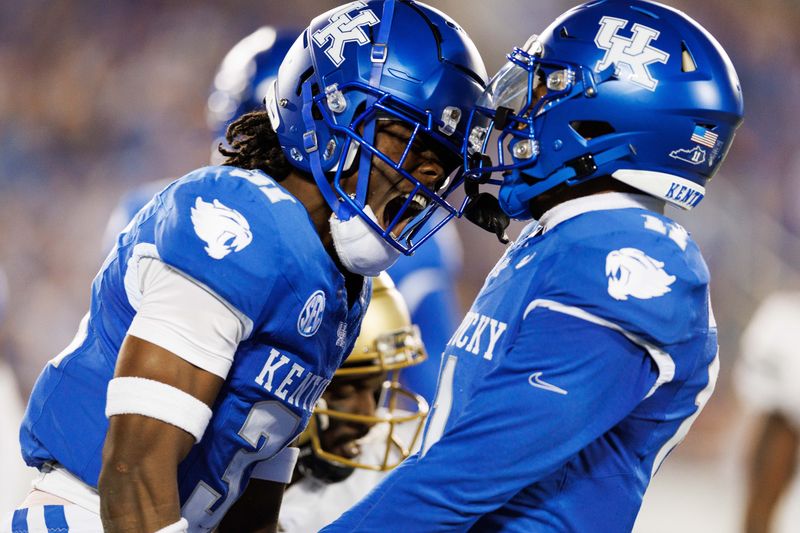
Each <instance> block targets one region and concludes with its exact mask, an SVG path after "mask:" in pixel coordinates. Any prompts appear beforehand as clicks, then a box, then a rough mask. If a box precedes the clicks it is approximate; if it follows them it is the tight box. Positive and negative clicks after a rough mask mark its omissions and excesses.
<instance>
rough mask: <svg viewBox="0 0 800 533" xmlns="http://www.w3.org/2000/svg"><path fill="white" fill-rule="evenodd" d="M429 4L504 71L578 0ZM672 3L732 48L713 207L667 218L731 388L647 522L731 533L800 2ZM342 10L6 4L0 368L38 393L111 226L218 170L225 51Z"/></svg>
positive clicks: (51, 0) (781, 244)
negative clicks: (209, 112)
mask: <svg viewBox="0 0 800 533" xmlns="http://www.w3.org/2000/svg"><path fill="white" fill-rule="evenodd" d="M429 3H430V4H431V5H434V6H436V7H438V8H440V9H442V10H444V11H446V12H447V13H448V14H450V15H451V16H452V17H453V18H454V19H455V20H457V21H458V22H459V23H460V24H461V25H462V26H463V27H464V28H465V29H466V30H467V31H468V32H469V33H470V34H471V36H472V37H473V39H474V41H475V43H476V44H477V46H478V48H479V49H480V51H481V53H482V54H483V57H484V60H485V62H486V64H487V68H488V70H489V72H490V73H493V72H494V71H496V70H497V69H498V68H499V67H500V66H501V65H502V63H503V62H504V56H505V54H506V53H507V52H508V51H509V50H510V49H511V47H513V46H514V45H520V44H522V43H524V42H525V40H526V39H527V37H528V36H529V35H530V34H531V33H536V32H537V31H539V30H542V29H544V27H545V26H546V25H547V24H548V23H549V22H550V21H551V20H552V19H553V18H555V17H556V16H557V15H558V14H560V13H561V12H563V11H564V10H566V9H567V8H569V7H572V6H573V5H575V4H576V3H577V2H569V1H561V0H542V1H537V2H533V1H529V0H494V1H492V2H486V1H473V0H443V1H436V0H430V1H429ZM666 3H668V4H670V5H672V6H674V7H677V8H679V9H682V10H684V11H686V12H687V13H688V14H690V15H691V16H692V17H693V18H695V19H696V20H698V21H699V22H700V23H701V24H703V25H704V26H705V27H706V28H707V29H709V30H710V31H711V33H713V34H714V35H715V36H716V37H717V39H718V40H719V41H720V42H721V43H722V45H723V46H724V47H725V49H726V50H727V51H728V53H729V55H730V56H731V58H732V60H733V62H734V64H735V66H736V68H737V70H738V73H739V76H740V78H741V81H742V85H743V90H744V95H745V112H746V118H745V122H744V125H743V126H742V128H741V129H740V130H739V133H738V135H737V137H736V141H735V143H734V146H733V149H732V151H731V153H730V155H729V157H728V160H727V162H726V163H725V165H724V167H723V169H722V170H721V171H720V173H719V174H718V175H717V177H716V178H715V179H714V180H713V183H712V184H711V185H710V187H709V191H708V196H707V198H706V200H705V201H704V202H703V203H702V204H701V205H700V207H699V208H698V209H696V210H695V211H694V212H692V213H690V214H683V213H679V212H678V211H677V210H671V213H668V214H671V215H672V216H674V217H675V218H677V219H678V220H679V221H680V222H681V223H683V224H684V225H685V226H686V228H687V229H688V230H689V231H691V232H692V233H693V235H694V236H695V238H696V239H697V240H698V242H699V243H700V244H701V247H702V248H703V250H704V253H705V256H706V258H707V260H708V262H709V266H710V268H711V272H712V279H713V285H712V291H713V293H712V294H713V302H714V308H715V311H716V315H717V321H718V323H719V327H720V343H721V360H722V365H723V369H722V374H721V380H720V383H719V385H718V388H717V393H716V395H715V396H714V397H713V398H712V400H711V402H710V403H709V404H708V407H707V408H706V411H705V412H704V413H703V415H702V416H701V417H700V418H699V420H698V422H697V423H696V424H695V429H694V430H693V432H692V433H691V434H690V436H689V438H688V439H687V442H686V443H685V444H684V445H683V446H682V447H681V448H680V449H679V451H678V452H676V454H675V456H676V457H674V458H672V459H671V460H670V461H667V463H666V466H665V467H664V468H663V471H662V472H661V473H660V474H659V476H658V477H657V478H656V480H655V482H654V485H653V490H652V493H651V494H649V495H648V499H646V500H645V507H644V511H643V513H642V516H641V517H640V521H639V525H638V526H637V530H641V531H643V532H657V531H675V530H681V531H735V530H736V527H737V526H736V524H737V523H738V517H739V509H738V507H739V503H738V502H739V498H740V497H741V490H740V480H741V471H740V470H741V469H740V467H741V455H742V453H741V449H742V443H743V442H745V441H746V439H747V432H748V423H747V420H748V418H747V416H746V413H743V412H742V410H741V408H740V407H739V405H738V404H737V403H736V401H735V399H734V397H733V394H732V391H731V387H730V368H731V366H732V364H733V362H734V361H735V359H736V357H737V355H738V353H737V352H738V341H739V334H740V332H741V330H742V329H743V327H744V325H745V324H746V323H747V321H748V320H749V318H750V316H751V314H752V312H753V311H754V308H755V305H757V303H758V302H759V301H760V300H761V299H762V298H763V297H764V296H765V295H766V294H767V293H769V292H771V291H773V290H775V289H777V288H781V287H783V288H789V287H792V288H797V287H800V283H798V279H800V276H799V275H798V269H800V154H799V153H798V150H797V149H796V147H797V146H798V142H797V135H796V133H795V130H796V127H797V124H798V123H800V97H798V93H800V36H799V35H800V32H798V31H797V29H798V28H800V3H798V2H797V1H796V0H749V1H746V0H727V1H724V0H705V1H703V2H689V1H685V0H680V1H675V0H672V1H668V2H666ZM338 4H339V2H332V1H327V0H324V1H314V2H311V1H310V0H295V1H294V2H278V1H273V0H266V1H265V0H262V1H255V0H234V1H228V2H225V3H222V2H212V1H209V0H192V1H188V0H172V1H169V2H167V1H161V2H159V1H155V0H136V1H132V0H116V1H114V2H107V1H101V0H82V1H77V0H73V1H69V0H48V1H44V0H27V1H25V2H10V1H8V2H2V3H0V269H3V270H5V272H6V275H7V278H8V284H7V285H8V298H9V303H8V309H7V310H6V313H5V320H4V321H3V323H2V325H0V339H2V348H0V359H2V360H4V361H5V363H7V364H8V365H10V367H11V368H13V370H14V374H15V375H16V376H17V382H18V387H19V389H20V393H21V394H22V395H23V396H26V395H27V393H28V392H29V390H30V387H31V386H32V384H33V380H34V379H35V378H36V375H37V374H38V373H39V371H40V370H41V368H42V366H43V364H44V363H45V362H46V361H47V360H49V359H50V358H51V357H53V356H54V355H55V354H56V353H58V352H59V351H60V350H61V349H62V348H63V347H64V346H65V345H66V344H67V343H68V342H69V340H70V339H71V338H72V336H73V335H74V333H75V329H76V327H77V324H78V322H79V320H80V317H81V316H82V315H83V314H84V313H85V311H86V309H87V308H88V297H89V285H90V282H91V279H92V277H93V276H94V274H95V273H96V271H97V269H98V268H99V266H100V262H101V261H102V258H103V256H104V254H105V252H106V250H103V249H102V248H101V238H102V234H103V230H104V227H105V224H106V221H107V220H108V216H109V214H110V213H111V211H112V209H113V207H114V205H115V204H116V203H117V201H118V199H119V198H120V196H121V195H122V194H123V193H124V192H125V191H126V190H128V189H129V188H131V187H133V186H135V185H137V184H140V183H143V182H145V181H149V180H154V179H161V178H165V177H178V176H180V175H182V174H184V173H186V172H188V171H189V170H191V169H193V168H196V167H199V166H202V165H204V164H207V162H208V158H209V153H210V149H211V135H210V134H209V132H208V128H207V125H206V121H205V106H206V100H207V97H208V94H209V86H210V83H211V81H212V77H213V75H214V72H215V69H216V68H217V66H218V65H219V62H220V60H221V59H222V57H223V56H224V54H225V53H226V52H227V51H228V50H229V49H230V48H231V47H232V46H233V45H234V44H235V43H236V42H238V41H239V40H240V39H241V38H242V37H244V36H245V35H247V34H248V33H250V32H252V31H253V30H255V29H256V28H258V27H259V26H261V25H264V24H272V25H276V26H288V27H297V28H300V27H302V26H305V25H306V24H307V22H308V21H309V20H310V19H311V18H312V17H313V16H315V15H317V14H319V13H321V12H323V11H326V10H328V9H330V8H332V7H334V6H336V5H338ZM458 227H459V231H460V232H461V235H462V237H463V240H464V272H463V275H462V277H461V279H459V280H457V283H458V284H459V293H460V295H461V298H462V304H463V305H468V304H469V302H470V301H471V300H472V298H473V297H474V295H475V294H476V292H477V290H478V289H479V288H480V285H481V284H482V282H483V278H484V277H485V275H486V274H487V272H488V271H489V270H490V269H491V267H492V265H493V263H494V261H496V260H497V258H499V256H500V254H501V253H502V247H501V246H500V245H499V244H498V243H497V242H496V240H495V239H494V238H493V237H492V236H491V235H490V234H488V233H483V232H482V231H481V230H478V229H475V228H472V227H469V226H468V224H467V223H466V222H464V223H459V224H458ZM515 228H517V229H518V228H519V226H518V225H517V226H515ZM476 250H480V253H478V252H476ZM2 284H3V282H2V274H0V285H2ZM798 327H800V324H799V325H798ZM799 385H800V384H799ZM1 408H2V407H0V409H1ZM798 499H800V496H796V497H794V500H792V501H794V502H795V504H794V511H792V510H791V509H788V507H789V505H787V506H786V507H787V510H786V512H785V513H784V514H785V515H786V517H784V518H783V519H782V520H783V521H782V522H781V523H783V524H787V525H786V526H782V527H786V528H787V529H786V531H798V530H800V526H796V525H795V526H794V527H795V528H797V529H791V528H790V526H788V524H789V523H790V522H791V521H794V523H795V524H796V523H800V522H797V520H796V519H791V518H790V516H791V513H792V512H796V511H797V509H798V508H800V505H797V504H796V502H797V501H798ZM713 502H717V503H713Z"/></svg>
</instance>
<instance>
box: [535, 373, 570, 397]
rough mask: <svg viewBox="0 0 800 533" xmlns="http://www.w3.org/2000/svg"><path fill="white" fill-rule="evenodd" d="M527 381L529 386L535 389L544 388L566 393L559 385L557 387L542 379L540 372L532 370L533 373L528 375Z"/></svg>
mask: <svg viewBox="0 0 800 533" xmlns="http://www.w3.org/2000/svg"><path fill="white" fill-rule="evenodd" d="M528 383H530V384H531V387H536V388H537V389H544V390H546V391H550V392H555V393H558V394H567V391H565V390H564V389H562V388H561V387H557V386H555V385H553V384H552V383H547V382H546V381H543V380H542V373H541V372H534V373H533V374H531V375H530V376H528Z"/></svg>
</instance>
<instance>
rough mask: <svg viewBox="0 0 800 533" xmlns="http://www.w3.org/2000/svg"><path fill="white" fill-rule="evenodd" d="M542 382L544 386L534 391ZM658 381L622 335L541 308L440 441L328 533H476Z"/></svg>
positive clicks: (622, 414) (610, 424) (442, 384)
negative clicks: (475, 527)
mask: <svg viewBox="0 0 800 533" xmlns="http://www.w3.org/2000/svg"><path fill="white" fill-rule="evenodd" d="M465 357H480V355H477V356H475V355H472V354H463V352H462V355H459V356H458V358H455V359H449V360H448V359H445V361H444V362H443V365H444V366H443V372H442V376H443V378H442V380H441V381H440V384H439V391H440V392H439V394H440V395H441V394H442V392H443V391H446V390H447V387H448V385H447V384H446V383H445V377H444V376H446V375H447V370H448V368H447V366H448V364H450V365H455V367H454V369H453V370H454V371H455V372H458V364H459V361H458V359H460V358H465ZM539 373H540V374H539ZM536 374H538V378H539V383H540V384H541V386H540V387H535V386H532V385H531V380H533V381H534V382H536V379H535V378H534V377H532V376H535V375H536ZM656 377H657V373H656V372H654V370H653V364H652V363H651V361H650V360H649V358H648V357H647V355H646V354H645V353H644V352H643V350H642V349H641V348H640V347H639V346H637V345H635V344H633V343H632V342H630V341H629V340H628V339H627V338H626V337H625V336H624V335H622V334H621V333H619V332H617V331H614V330H612V329H609V328H607V327H604V326H601V325H597V324H593V323H590V322H587V321H585V320H581V319H579V318H575V317H573V316H569V315H565V314H562V313H557V312H553V311H550V310H547V309H537V310H535V311H533V312H532V313H530V314H529V315H528V317H527V318H526V320H525V321H524V323H523V328H522V329H521V331H520V334H519V336H518V337H517V339H516V340H515V342H514V345H513V347H512V348H511V349H510V351H509V352H508V353H507V354H505V356H504V359H503V361H502V363H501V365H500V366H498V367H496V368H495V369H494V370H492V371H491V372H489V373H488V374H487V375H486V377H485V378H484V379H483V381H482V383H481V385H480V387H479V388H478V389H477V390H476V391H475V393H474V394H473V395H471V397H470V400H469V402H468V404H467V406H466V407H465V410H464V411H463V412H462V414H461V416H460V417H459V420H458V422H457V423H456V424H455V425H453V427H451V428H449V429H448V430H447V432H446V433H445V434H444V436H443V437H442V438H441V440H439V441H438V442H437V443H436V444H433V446H432V447H430V449H428V451H427V453H425V454H424V455H422V456H421V457H420V458H418V459H417V460H416V461H415V460H413V458H412V459H409V460H408V461H406V462H405V463H403V464H402V465H401V466H400V467H398V468H397V469H396V470H395V471H393V472H392V473H391V474H390V475H389V476H388V477H387V478H386V480H384V482H383V483H382V484H381V485H379V487H378V489H376V490H374V491H373V492H372V493H371V494H370V495H369V496H368V497H367V498H366V499H365V500H362V502H361V503H360V504H358V505H357V506H356V507H354V508H352V509H351V510H350V511H348V512H347V513H345V514H344V515H343V517H342V519H340V521H337V522H335V523H334V525H333V526H329V529H325V531H353V530H355V531H380V530H381V524H386V523H401V524H402V525H403V529H404V530H408V531H432V530H436V531H440V530H459V531H460V530H466V529H469V527H470V526H471V525H472V524H474V523H475V521H476V520H477V519H478V518H479V517H480V516H482V515H484V514H486V513H488V512H490V511H492V510H494V509H496V508H498V507H500V506H501V505H503V504H504V503H505V502H506V501H508V500H509V499H510V498H511V497H513V496H514V495H515V494H516V493H517V492H519V491H520V490H521V489H523V488H524V487H526V486H528V485H530V484H531V483H534V482H536V481H538V480H541V479H543V478H544V477H545V476H547V475H548V474H551V473H552V472H554V471H555V470H557V468H558V467H560V466H561V465H563V464H564V463H565V462H566V461H568V460H569V458H570V457H572V456H573V455H574V454H575V453H577V452H578V451H579V450H581V449H582V448H584V447H585V446H586V445H588V444H589V443H590V442H592V441H593V440H595V439H596V438H597V437H599V436H600V435H602V434H603V433H605V432H606V431H608V430H609V429H610V428H612V427H613V426H615V425H616V424H617V423H619V421H620V420H621V419H622V418H624V417H625V416H626V415H627V414H628V413H629V412H630V411H631V409H633V408H634V407H635V406H636V405H637V404H638V403H639V402H640V401H641V400H642V399H643V398H644V397H645V395H646V394H647V392H648V391H649V390H650V388H651V387H652V385H653V383H654V382H655V380H656ZM547 384H549V385H550V386H551V387H549V389H550V390H548V387H547ZM559 391H560V392H559ZM437 402H438V403H439V405H442V404H446V403H447V402H443V401H442V398H441V397H439V398H437ZM436 415H437V414H436V412H434V413H433V418H432V419H431V421H430V422H429V425H428V428H427V430H426V431H427V434H426V438H430V435H431V434H432V433H433V432H435V427H434V426H435V424H436V423H437V421H436ZM425 445H426V446H427V445H428V443H427V442H426V443H425ZM410 510H411V511H410Z"/></svg>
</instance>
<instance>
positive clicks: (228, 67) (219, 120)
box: [206, 26, 300, 162]
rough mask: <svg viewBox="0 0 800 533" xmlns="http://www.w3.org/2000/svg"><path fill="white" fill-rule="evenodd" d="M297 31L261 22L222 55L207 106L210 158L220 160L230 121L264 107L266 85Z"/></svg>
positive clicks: (274, 73) (268, 83) (275, 73)
mask: <svg viewBox="0 0 800 533" xmlns="http://www.w3.org/2000/svg"><path fill="white" fill-rule="evenodd" d="M299 34H300V30H286V29H277V28H274V27H272V26H262V27H260V28H259V29H257V30H256V31H254V32H253V33H251V34H250V35H248V36H247V37H245V38H244V39H242V40H241V41H239V42H238V43H236V45H234V47H233V48H231V50H230V51H229V52H228V53H227V54H226V55H225V58H224V59H223V60H222V63H221V64H220V66H219V68H218V69H217V73H216V74H215V75H214V82H213V84H212V85H211V92H210V94H209V97H208V105H207V107H206V121H207V122H208V128H209V130H210V131H211V134H212V135H213V136H214V143H213V145H212V147H211V150H212V162H221V161H222V155H221V154H220V153H219V151H218V150H217V147H218V146H219V144H220V143H223V144H224V143H225V132H226V131H227V129H228V126H229V125H230V123H231V122H233V121H234V120H236V119H237V118H239V117H241V116H242V115H244V114H245V113H249V112H250V111H256V110H258V109H263V106H264V96H266V94H267V88H268V87H270V86H271V85H272V83H273V82H274V81H275V78H276V76H277V75H278V67H279V66H280V65H281V61H283V57H284V56H285V55H286V52H288V51H289V47H291V46H292V43H294V41H295V39H296V38H297V36H298V35H299ZM215 158H217V161H215Z"/></svg>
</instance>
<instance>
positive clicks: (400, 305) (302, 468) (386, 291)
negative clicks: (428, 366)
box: [280, 273, 428, 531]
mask: <svg viewBox="0 0 800 533" xmlns="http://www.w3.org/2000/svg"><path fill="white" fill-rule="evenodd" d="M426 357H427V356H426V353H425V348H424V346H423V344H422V340H421V338H420V335H419V330H418V329H417V327H416V326H414V325H412V324H411V319H410V316H409V312H408V308H407V307H406V304H405V302H404V301H403V299H402V297H401V296H400V293H399V291H398V290H397V289H396V288H395V286H394V283H393V282H392V280H391V278H389V276H388V275H386V274H385V273H384V274H381V275H380V276H379V277H377V278H374V279H373V288H372V301H371V303H370V306H369V308H368V310H367V314H366V316H365V317H364V322H363V323H362V325H361V334H360V336H359V337H358V340H356V343H355V346H354V348H353V351H352V352H351V353H350V355H349V356H348V357H347V359H346V360H345V362H344V363H343V364H342V366H341V368H339V370H337V371H336V374H335V375H334V378H333V380H332V381H331V384H330V385H329V386H328V388H327V390H326V391H325V393H324V394H323V396H322V398H321V399H320V401H319V402H318V404H317V407H316V409H315V411H314V412H315V416H314V417H313V418H312V420H311V422H310V423H309V425H308V428H307V429H306V431H305V432H304V433H303V435H302V436H301V442H300V450H301V451H300V458H299V460H298V463H297V468H296V470H295V479H294V480H293V483H292V485H291V486H290V487H289V489H288V490H287V492H286V494H285V496H284V499H283V505H282V507H281V519H280V524H281V529H282V530H283V531H316V530H318V529H319V528H320V527H322V526H324V525H326V524H327V523H329V522H331V521H332V520H333V519H335V518H337V517H338V516H339V515H340V514H341V513H342V512H343V511H344V510H346V509H347V508H348V507H350V505H352V504H353V503H355V502H356V501H357V500H358V499H360V498H361V496H363V495H364V494H366V493H367V492H368V491H369V490H370V489H371V488H372V487H373V486H374V485H375V484H377V483H378V481H380V479H381V478H382V477H383V476H384V475H385V473H386V472H387V471H389V470H391V469H392V468H394V467H395V466H397V465H398V464H400V462H401V461H402V460H403V459H405V458H406V457H408V455H410V454H411V453H413V451H415V448H416V447H417V446H418V443H419V437H420V434H421V432H422V426H423V423H424V421H425V417H426V415H427V413H428V404H427V403H426V402H425V400H424V399H423V398H422V397H421V396H420V395H418V394H416V393H414V392H412V391H409V390H406V389H404V388H403V387H401V385H400V383H399V374H400V372H401V371H402V370H403V369H404V368H408V367H410V366H413V365H416V364H419V363H421V362H422V361H424V360H425V359H426Z"/></svg>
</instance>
